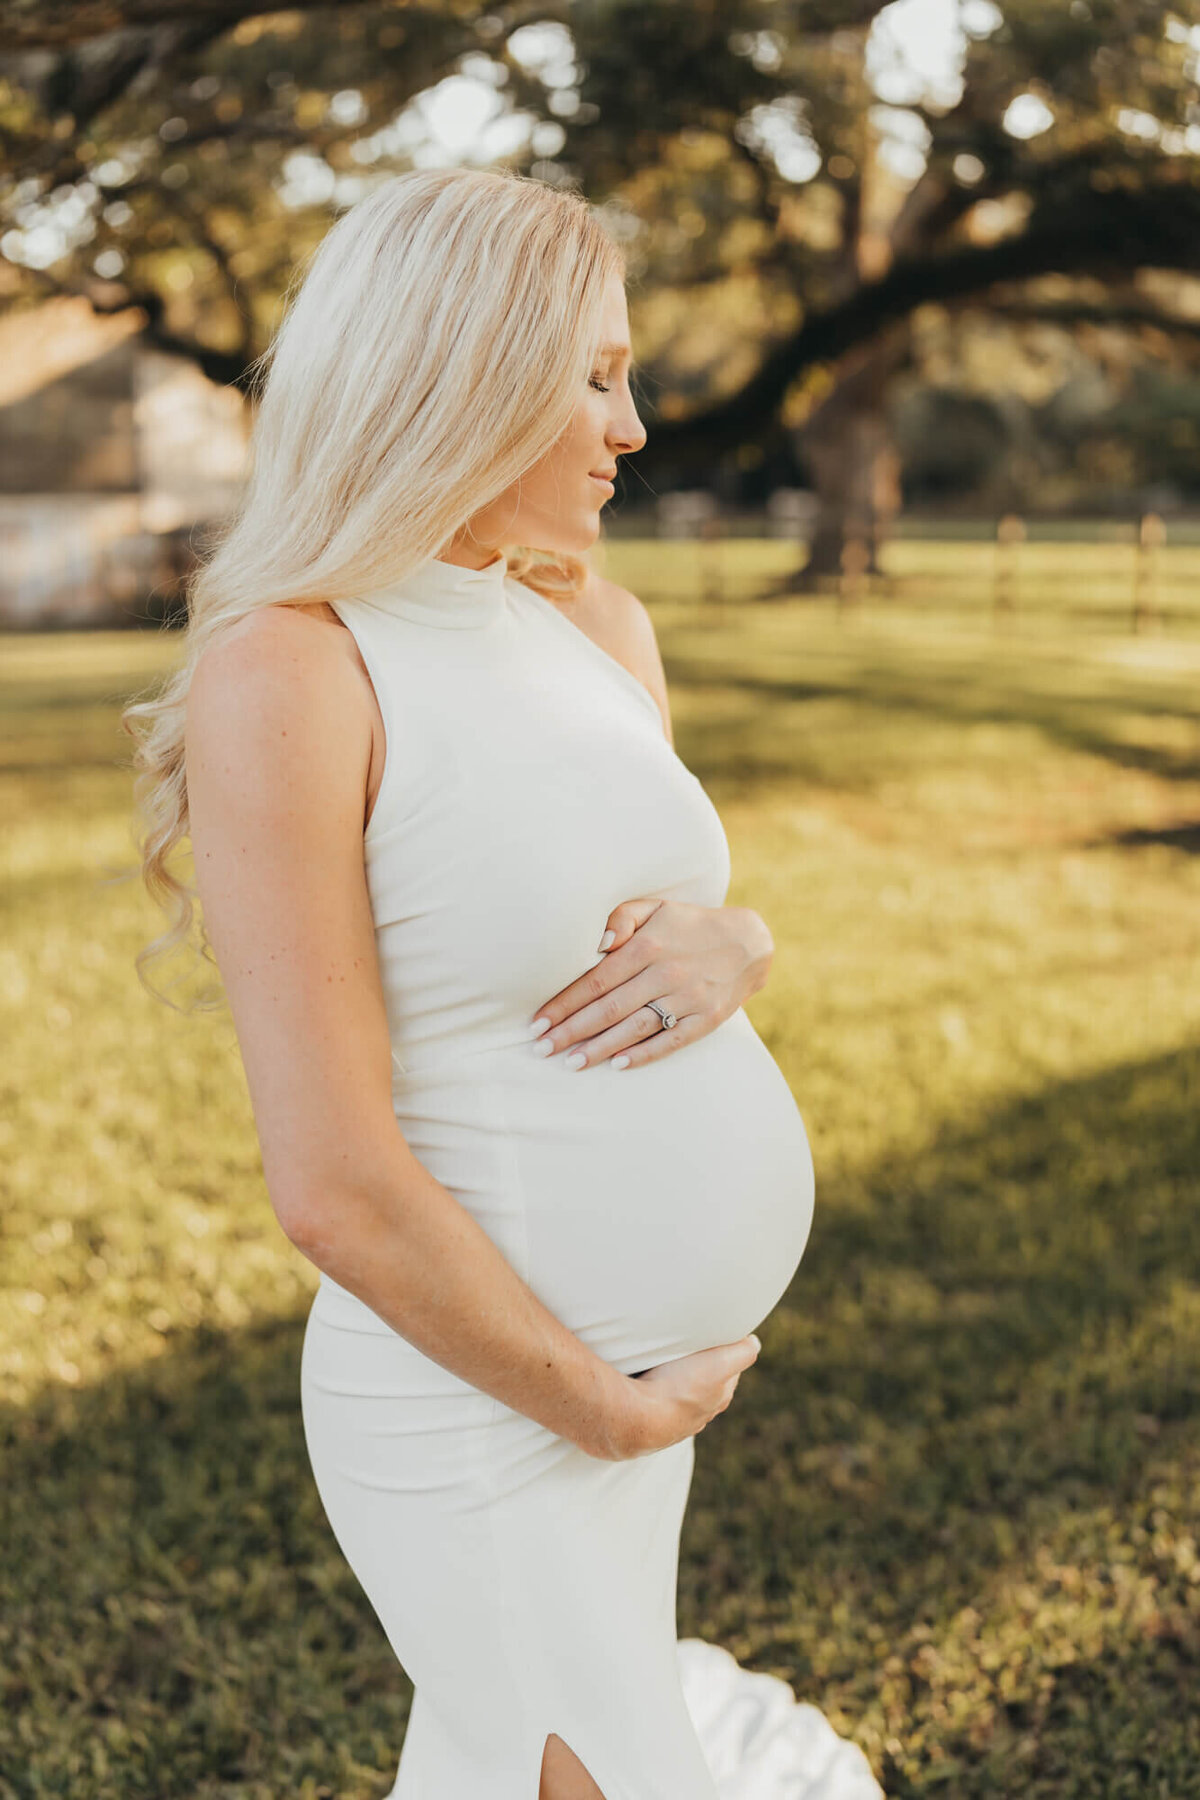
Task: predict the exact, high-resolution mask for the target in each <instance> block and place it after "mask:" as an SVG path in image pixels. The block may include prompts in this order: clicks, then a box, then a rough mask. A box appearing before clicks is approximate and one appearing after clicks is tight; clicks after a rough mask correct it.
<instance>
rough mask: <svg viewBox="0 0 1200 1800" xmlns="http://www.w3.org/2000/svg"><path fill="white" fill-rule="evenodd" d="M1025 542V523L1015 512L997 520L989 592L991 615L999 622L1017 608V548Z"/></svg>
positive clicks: (1018, 550) (1018, 554) (1010, 615)
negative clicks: (993, 577)
mask: <svg viewBox="0 0 1200 1800" xmlns="http://www.w3.org/2000/svg"><path fill="white" fill-rule="evenodd" d="M1024 542H1025V521H1024V519H1022V518H1020V517H1019V516H1018V515H1017V514H1016V513H1005V514H1004V515H1003V517H1002V518H1000V519H998V520H997V521H996V564H995V585H994V587H993V590H992V616H993V618H994V619H995V620H996V621H997V622H998V621H999V620H1000V619H1001V618H1011V617H1012V615H1013V613H1014V612H1015V611H1016V606H1017V575H1018V572H1019V556H1020V547H1021V545H1022V544H1023V543H1024Z"/></svg>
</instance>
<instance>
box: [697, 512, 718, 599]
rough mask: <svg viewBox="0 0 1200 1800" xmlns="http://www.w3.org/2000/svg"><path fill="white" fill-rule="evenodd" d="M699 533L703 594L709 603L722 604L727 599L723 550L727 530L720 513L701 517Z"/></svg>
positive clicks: (701, 590)
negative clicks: (722, 544) (704, 517)
mask: <svg viewBox="0 0 1200 1800" xmlns="http://www.w3.org/2000/svg"><path fill="white" fill-rule="evenodd" d="M697 535H698V537H699V541H700V592H701V595H702V597H703V599H704V600H705V602H706V603H707V604H710V605H716V606H721V605H723V604H724V601H725V557H724V555H723V553H722V550H721V543H722V540H723V538H724V536H725V530H724V522H723V520H722V518H721V515H720V513H719V512H713V513H711V514H710V515H709V517H708V518H706V519H701V521H700V528H699V532H698V534H697Z"/></svg>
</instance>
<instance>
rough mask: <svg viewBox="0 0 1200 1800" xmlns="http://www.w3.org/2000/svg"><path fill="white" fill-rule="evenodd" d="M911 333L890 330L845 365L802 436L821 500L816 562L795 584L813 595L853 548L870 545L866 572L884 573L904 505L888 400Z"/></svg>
mask: <svg viewBox="0 0 1200 1800" xmlns="http://www.w3.org/2000/svg"><path fill="white" fill-rule="evenodd" d="M908 349H909V339H908V332H907V329H905V330H902V331H898V332H889V333H887V334H886V336H885V337H884V338H883V339H881V340H879V341H877V342H876V343H874V344H872V345H870V346H869V347H868V348H867V350H866V352H865V353H862V354H859V355H858V356H856V357H855V358H854V359H853V361H852V362H850V361H848V362H847V363H845V364H843V368H842V372H841V374H840V375H839V377H838V379H837V380H836V382H835V385H834V387H833V388H832V390H831V391H830V393H829V394H828V395H827V396H826V397H825V399H824V400H823V401H822V402H821V403H820V405H819V406H818V407H817V409H816V410H815V412H813V413H812V414H811V416H810V417H809V419H808V420H807V422H806V423H805V424H804V425H803V426H802V427H801V428H800V431H799V433H798V434H797V448H798V449H799V451H800V454H801V456H802V458H803V460H804V462H805V463H806V464H807V467H808V471H809V474H810V476H811V478H812V483H813V488H814V490H815V492H816V496H817V514H816V519H815V521H814V524H813V534H812V541H811V544H810V547H809V555H808V561H807V563H806V564H805V565H804V567H803V569H801V570H800V571H799V572H798V574H796V575H794V576H792V577H791V578H790V580H789V584H788V585H789V587H790V589H791V591H792V592H793V593H795V592H796V590H797V588H799V589H800V591H801V592H813V591H815V590H818V589H820V588H821V587H823V586H828V584H829V581H830V579H831V578H836V577H837V576H838V575H840V573H841V570H842V567H843V562H842V556H843V551H844V550H845V547H846V544H847V543H849V542H852V541H857V542H859V543H861V544H863V545H864V546H865V549H866V557H865V561H864V565H863V566H864V568H865V571H866V572H867V573H868V574H876V573H878V570H879V551H880V547H881V545H882V542H883V539H884V537H885V535H886V532H887V528H888V525H889V524H890V522H891V520H892V518H893V517H894V516H895V514H896V512H897V510H898V508H899V503H900V469H899V459H898V457H897V455H896V450H895V447H894V445H893V443H892V439H891V432H890V430H889V427H888V421H887V413H886V410H885V402H886V398H887V387H888V383H889V381H890V379H891V377H892V376H893V375H894V374H895V372H896V370H897V369H898V368H899V367H900V366H901V365H902V363H903V362H904V361H905V359H906V358H907V355H908Z"/></svg>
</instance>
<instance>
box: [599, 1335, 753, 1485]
mask: <svg viewBox="0 0 1200 1800" xmlns="http://www.w3.org/2000/svg"><path fill="white" fill-rule="evenodd" d="M761 1347H762V1346H761V1344H760V1343H759V1340H758V1338H757V1337H755V1336H754V1334H753V1333H751V1334H750V1336H749V1337H744V1338H739V1339H738V1341H737V1343H735V1344H717V1345H715V1346H714V1347H713V1348H712V1349H711V1350H694V1351H693V1352H692V1353H691V1354H690V1355H688V1356H680V1357H677V1358H676V1359H675V1361H674V1362H668V1363H658V1364H656V1365H655V1367H654V1368H652V1369H643V1370H642V1371H641V1373H640V1374H638V1375H631V1376H628V1377H627V1378H626V1381H627V1391H626V1392H625V1393H624V1395H623V1399H624V1401H625V1403H626V1409H627V1410H626V1413H625V1416H624V1418H623V1419H622V1420H621V1422H620V1426H619V1428H618V1430H617V1431H616V1432H615V1433H614V1439H615V1442H616V1444H617V1445H619V1446H620V1447H619V1448H618V1449H617V1450H616V1451H615V1452H614V1454H613V1456H612V1460H613V1461H624V1460H626V1459H628V1458H629V1457H634V1456H648V1455H649V1454H650V1453H651V1452H652V1451H654V1450H666V1449H667V1448H668V1447H669V1446H670V1445H671V1444H678V1443H679V1442H680V1441H681V1440H682V1439H683V1438H687V1437H695V1436H696V1434H697V1433H698V1432H700V1431H703V1429H704V1427H705V1426H706V1425H707V1424H708V1423H709V1421H710V1419H715V1418H716V1416H717V1414H718V1413H721V1412H724V1411H725V1408H726V1407H727V1406H728V1405H729V1403H730V1401H731V1400H732V1399H733V1395H734V1390H735V1388H736V1387H737V1384H738V1381H739V1379H740V1377H741V1374H742V1371H743V1370H744V1369H748V1368H749V1367H750V1365H751V1363H752V1362H754V1361H755V1359H756V1358H757V1356H758V1353H759V1350H760V1349H761Z"/></svg>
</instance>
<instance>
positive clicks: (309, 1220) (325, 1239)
mask: <svg viewBox="0 0 1200 1800" xmlns="http://www.w3.org/2000/svg"><path fill="white" fill-rule="evenodd" d="M269 1191H270V1198H271V1206H272V1209H273V1211H274V1213H275V1217H276V1219H277V1220H278V1222H279V1228H280V1230H281V1231H282V1232H283V1235H284V1236H285V1237H286V1238H287V1240H288V1242H289V1243H291V1244H294V1245H295V1247H296V1249H297V1250H299V1251H300V1253H301V1255H302V1256H306V1257H307V1258H308V1260H309V1261H310V1262H314V1263H316V1264H317V1265H318V1267H323V1266H324V1265H323V1263H322V1257H323V1255H324V1254H325V1253H326V1252H327V1250H328V1247H329V1245H330V1243H331V1242H332V1241H334V1239H335V1238H336V1237H344V1235H345V1230H346V1226H347V1223H348V1221H349V1219H350V1217H351V1216H352V1213H353V1209H352V1208H351V1207H350V1206H349V1205H347V1204H346V1203H345V1201H344V1198H343V1197H342V1196H341V1195H340V1194H339V1192H338V1191H337V1190H335V1189H334V1188H333V1187H332V1186H331V1185H330V1184H328V1183H322V1184H320V1185H317V1184H315V1183H313V1182H295V1183H276V1184H275V1185H273V1186H272V1187H271V1188H270V1190H269Z"/></svg>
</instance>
